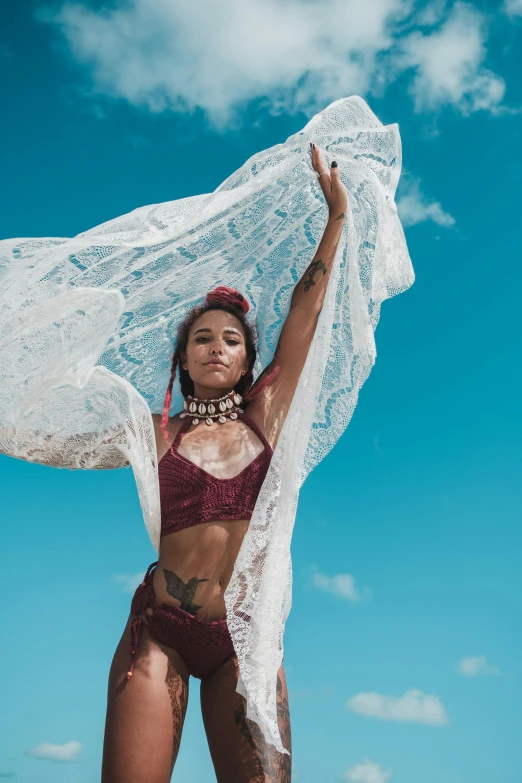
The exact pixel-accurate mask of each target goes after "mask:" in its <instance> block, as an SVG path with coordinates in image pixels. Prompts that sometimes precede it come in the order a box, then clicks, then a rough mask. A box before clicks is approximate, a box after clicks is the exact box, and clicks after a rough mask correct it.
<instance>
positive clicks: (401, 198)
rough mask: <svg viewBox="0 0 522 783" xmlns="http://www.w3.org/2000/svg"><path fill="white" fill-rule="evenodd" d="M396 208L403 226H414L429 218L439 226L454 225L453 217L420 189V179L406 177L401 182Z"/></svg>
mask: <svg viewBox="0 0 522 783" xmlns="http://www.w3.org/2000/svg"><path fill="white" fill-rule="evenodd" d="M397 209H398V211H399V215H400V217H401V220H402V223H403V225H404V226H415V225H417V223H423V222H425V221H426V220H431V221H432V222H433V223H437V225H439V226H445V227H450V226H454V225H455V218H454V217H453V216H452V215H450V214H449V212H445V211H444V210H443V208H442V206H441V205H440V203H439V202H438V201H430V200H429V199H428V198H427V197H426V196H425V195H424V194H423V193H422V191H421V187H420V181H419V180H418V179H415V178H411V177H410V178H408V179H405V180H404V183H401V186H400V191H399V195H398V197H397Z"/></svg>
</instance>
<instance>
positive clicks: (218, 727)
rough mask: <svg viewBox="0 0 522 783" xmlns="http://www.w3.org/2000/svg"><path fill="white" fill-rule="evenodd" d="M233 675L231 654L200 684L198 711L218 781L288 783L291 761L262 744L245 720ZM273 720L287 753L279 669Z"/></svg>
mask: <svg viewBox="0 0 522 783" xmlns="http://www.w3.org/2000/svg"><path fill="white" fill-rule="evenodd" d="M238 674H239V668H238V663H237V656H236V655H234V656H232V658H229V659H228V661H225V662H224V663H223V664H222V665H221V666H220V667H219V669H217V671H215V672H214V673H213V674H211V675H210V676H209V677H206V678H204V679H202V680H201V690H200V694H201V711H202V714H203V723H204V725H205V731H206V734H207V740H208V745H209V749H210V755H211V756H212V761H213V764H214V770H215V772H216V778H217V781H218V783H232V782H233V783H290V780H291V774H292V757H291V755H287V754H284V753H278V752H277V751H276V750H275V749H274V747H273V746H272V745H267V744H266V743H265V742H264V741H263V739H262V736H261V733H260V731H259V728H258V726H257V724H255V723H253V722H252V721H250V720H247V718H246V715H245V700H244V698H243V697H242V696H241V695H240V694H239V693H237V692H236V684H237V678H238ZM277 715H278V724H279V730H280V732H281V738H282V740H283V745H284V746H285V748H287V749H288V750H289V751H290V752H291V750H292V748H291V734H290V712H289V708H288V691H287V687H286V678H285V673H284V669H283V667H282V666H281V667H280V669H279V671H278V673H277ZM261 759H263V766H264V769H265V771H266V774H265V772H263V766H262V765H261Z"/></svg>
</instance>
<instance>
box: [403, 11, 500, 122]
mask: <svg viewBox="0 0 522 783" xmlns="http://www.w3.org/2000/svg"><path fill="white" fill-rule="evenodd" d="M486 39H487V20H486V17H485V16H484V15H483V14H482V13H481V12H480V11H479V10H478V9H477V8H475V7H474V6H471V5H467V4H466V3H460V2H457V3H455V5H454V6H453V8H452V9H451V12H450V14H449V16H448V18H447V19H446V20H445V21H444V22H443V24H442V25H441V26H440V27H439V28H438V29H435V30H433V31H431V32H429V33H428V34H424V33H422V32H421V31H419V30H416V31H414V32H413V33H411V34H410V35H409V36H408V37H407V38H406V39H405V40H403V41H401V42H400V49H401V55H400V58H399V67H402V68H412V69H413V70H414V77H413V80H412V81H411V83H410V87H409V91H410V93H411V95H412V96H413V100H414V105H415V108H416V110H417V111H418V112H422V111H435V110H437V109H439V108H440V107H441V106H443V105H444V104H451V105H452V106H454V107H455V108H457V109H458V110H459V111H461V112H462V114H470V113H471V112H474V111H478V110H480V109H486V110H489V111H492V112H495V111H496V110H497V108H498V106H499V104H500V103H501V101H502V99H503V97H504V93H505V89H506V85H505V83H504V80H503V79H501V78H500V77H499V76H497V75H496V74H495V73H493V72H492V71H490V70H488V69H487V68H485V67H484V65H483V63H484V60H485V58H486V54H487V49H486Z"/></svg>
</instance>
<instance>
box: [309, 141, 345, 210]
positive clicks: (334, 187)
mask: <svg viewBox="0 0 522 783" xmlns="http://www.w3.org/2000/svg"><path fill="white" fill-rule="evenodd" d="M310 151H311V153H312V166H313V167H314V170H315V171H316V172H317V173H318V174H321V172H324V173H322V174H321V176H320V177H319V184H320V185H321V189H322V191H323V193H324V197H325V199H326V203H327V204H328V211H329V213H330V217H331V218H334V219H335V220H337V219H338V218H340V216H341V215H343V216H344V214H345V213H346V209H347V207H348V195H347V193H346V188H345V187H344V185H343V183H342V182H341V178H340V176H339V167H338V166H337V164H336V162H335V161H332V166H331V167H330V168H328V166H327V165H326V163H325V162H324V159H323V155H322V153H321V150H320V149H319V147H318V146H317V144H314V145H312V144H310ZM334 163H335V166H334V165H333V164H334Z"/></svg>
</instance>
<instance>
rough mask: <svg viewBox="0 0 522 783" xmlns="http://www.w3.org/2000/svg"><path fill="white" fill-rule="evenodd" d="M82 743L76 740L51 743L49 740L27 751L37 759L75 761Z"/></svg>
mask: <svg viewBox="0 0 522 783" xmlns="http://www.w3.org/2000/svg"><path fill="white" fill-rule="evenodd" d="M81 749H82V743H81V742H77V741H76V740H71V741H70V742H66V743H65V744H64V745H53V744H52V743H51V742H41V743H40V744H39V745H37V746H36V748H31V749H30V750H28V751H27V753H28V755H29V756H35V757H36V758H39V759H52V760H53V761H77V760H78V756H79V755H80V751H81Z"/></svg>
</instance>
